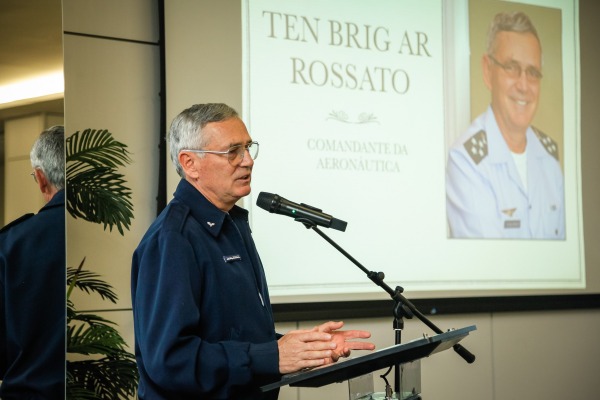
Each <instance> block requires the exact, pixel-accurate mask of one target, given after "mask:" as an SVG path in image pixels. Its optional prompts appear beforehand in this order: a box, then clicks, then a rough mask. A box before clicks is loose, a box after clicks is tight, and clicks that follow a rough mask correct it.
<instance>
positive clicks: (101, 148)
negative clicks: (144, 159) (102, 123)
mask: <svg viewBox="0 0 600 400" xmlns="http://www.w3.org/2000/svg"><path fill="white" fill-rule="evenodd" d="M65 157H66V162H67V164H69V167H71V168H74V166H77V165H82V164H87V165H90V166H93V167H109V168H118V167H123V166H125V164H129V163H130V162H131V159H130V158H129V152H128V151H127V145H125V144H123V143H121V142H118V141H116V140H114V139H113V137H112V134H111V133H110V132H109V131H108V130H107V129H102V130H96V129H86V130H84V131H83V132H82V133H80V132H79V131H77V132H75V133H74V134H72V135H71V136H69V137H68V138H67V139H66V140H65Z"/></svg>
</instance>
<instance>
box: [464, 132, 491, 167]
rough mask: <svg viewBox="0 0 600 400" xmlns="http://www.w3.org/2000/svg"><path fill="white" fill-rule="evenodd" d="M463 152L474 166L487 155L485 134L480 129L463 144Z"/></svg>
mask: <svg viewBox="0 0 600 400" xmlns="http://www.w3.org/2000/svg"><path fill="white" fill-rule="evenodd" d="M463 146H465V150H466V151H467V153H468V154H469V156H470V157H471V159H472V160H473V162H474V163H475V164H479V163H480V162H481V160H483V159H484V158H485V157H486V156H487V155H488V143H487V134H486V133H485V131H484V130H483V129H482V130H480V131H479V132H477V133H476V134H474V135H473V136H471V137H470V138H469V139H468V140H467V141H466V142H465V143H464V144H463Z"/></svg>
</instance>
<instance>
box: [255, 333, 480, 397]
mask: <svg viewBox="0 0 600 400" xmlns="http://www.w3.org/2000/svg"><path fill="white" fill-rule="evenodd" d="M475 329H477V328H476V327H475V326H474V325H472V326H468V327H465V328H460V329H455V330H450V331H447V332H444V333H440V334H437V335H433V336H426V335H423V337H421V338H417V339H414V340H411V341H410V342H406V343H401V344H397V345H394V346H391V347H386V348H384V349H380V350H375V351H373V352H371V353H369V354H366V355H363V356H360V357H356V358H349V359H346V360H343V361H340V362H338V363H336V364H331V365H328V366H325V367H320V368H315V369H311V370H307V371H299V372H295V373H292V374H288V375H284V376H283V377H282V378H281V379H280V380H279V381H277V382H273V383H270V384H268V385H265V386H262V387H261V390H262V391H263V392H266V391H269V390H273V389H276V388H278V387H281V386H285V385H290V386H300V387H321V386H324V385H329V384H331V383H335V382H343V381H345V380H348V379H353V378H356V377H358V376H361V375H365V374H368V373H370V372H373V371H376V370H378V369H382V368H386V367H389V366H391V365H394V364H404V363H407V362H411V361H415V360H418V359H420V358H423V357H428V356H430V355H432V354H435V353H438V352H440V351H443V350H446V349H449V348H450V347H452V346H454V345H455V344H456V343H458V342H459V341H461V340H462V339H463V338H465V337H466V336H467V335H468V334H469V332H471V331H474V330H475Z"/></svg>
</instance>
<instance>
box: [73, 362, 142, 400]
mask: <svg viewBox="0 0 600 400" xmlns="http://www.w3.org/2000/svg"><path fill="white" fill-rule="evenodd" d="M73 364H75V365H73ZM67 369H68V370H69V371H70V372H69V374H67V379H68V380H70V385H69V386H68V388H67V392H69V390H78V391H81V390H85V391H89V392H93V393H95V397H91V398H95V399H129V398H131V396H134V395H135V391H136V389H137V379H138V372H137V369H136V368H135V359H134V358H133V356H132V355H131V354H129V353H122V354H120V355H119V356H118V357H103V358H101V359H99V360H85V361H78V362H76V363H72V362H68V361H67ZM67 398H69V394H67ZM82 398H85V397H82Z"/></svg>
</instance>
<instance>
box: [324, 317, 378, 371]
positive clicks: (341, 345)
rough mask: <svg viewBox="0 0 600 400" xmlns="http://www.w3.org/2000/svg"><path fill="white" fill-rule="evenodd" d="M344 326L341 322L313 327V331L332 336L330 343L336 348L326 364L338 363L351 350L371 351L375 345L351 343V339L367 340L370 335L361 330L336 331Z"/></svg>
mask: <svg viewBox="0 0 600 400" xmlns="http://www.w3.org/2000/svg"><path fill="white" fill-rule="evenodd" d="M343 326H344V322H342V321H336V322H334V321H329V322H325V323H324V324H321V325H319V326H315V327H314V328H313V330H314V331H317V332H326V333H330V334H331V335H332V339H331V340H332V342H334V343H335V344H336V347H335V348H334V350H333V351H332V355H331V358H330V359H328V360H326V362H325V363H326V364H331V363H333V362H336V361H338V360H339V359H340V358H341V357H348V356H350V353H351V352H352V350H373V349H375V345H374V344H373V343H370V342H362V341H351V340H352V339H368V338H370V337H371V333H370V332H368V331H361V330H350V331H338V329H340V328H342V327H343Z"/></svg>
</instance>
